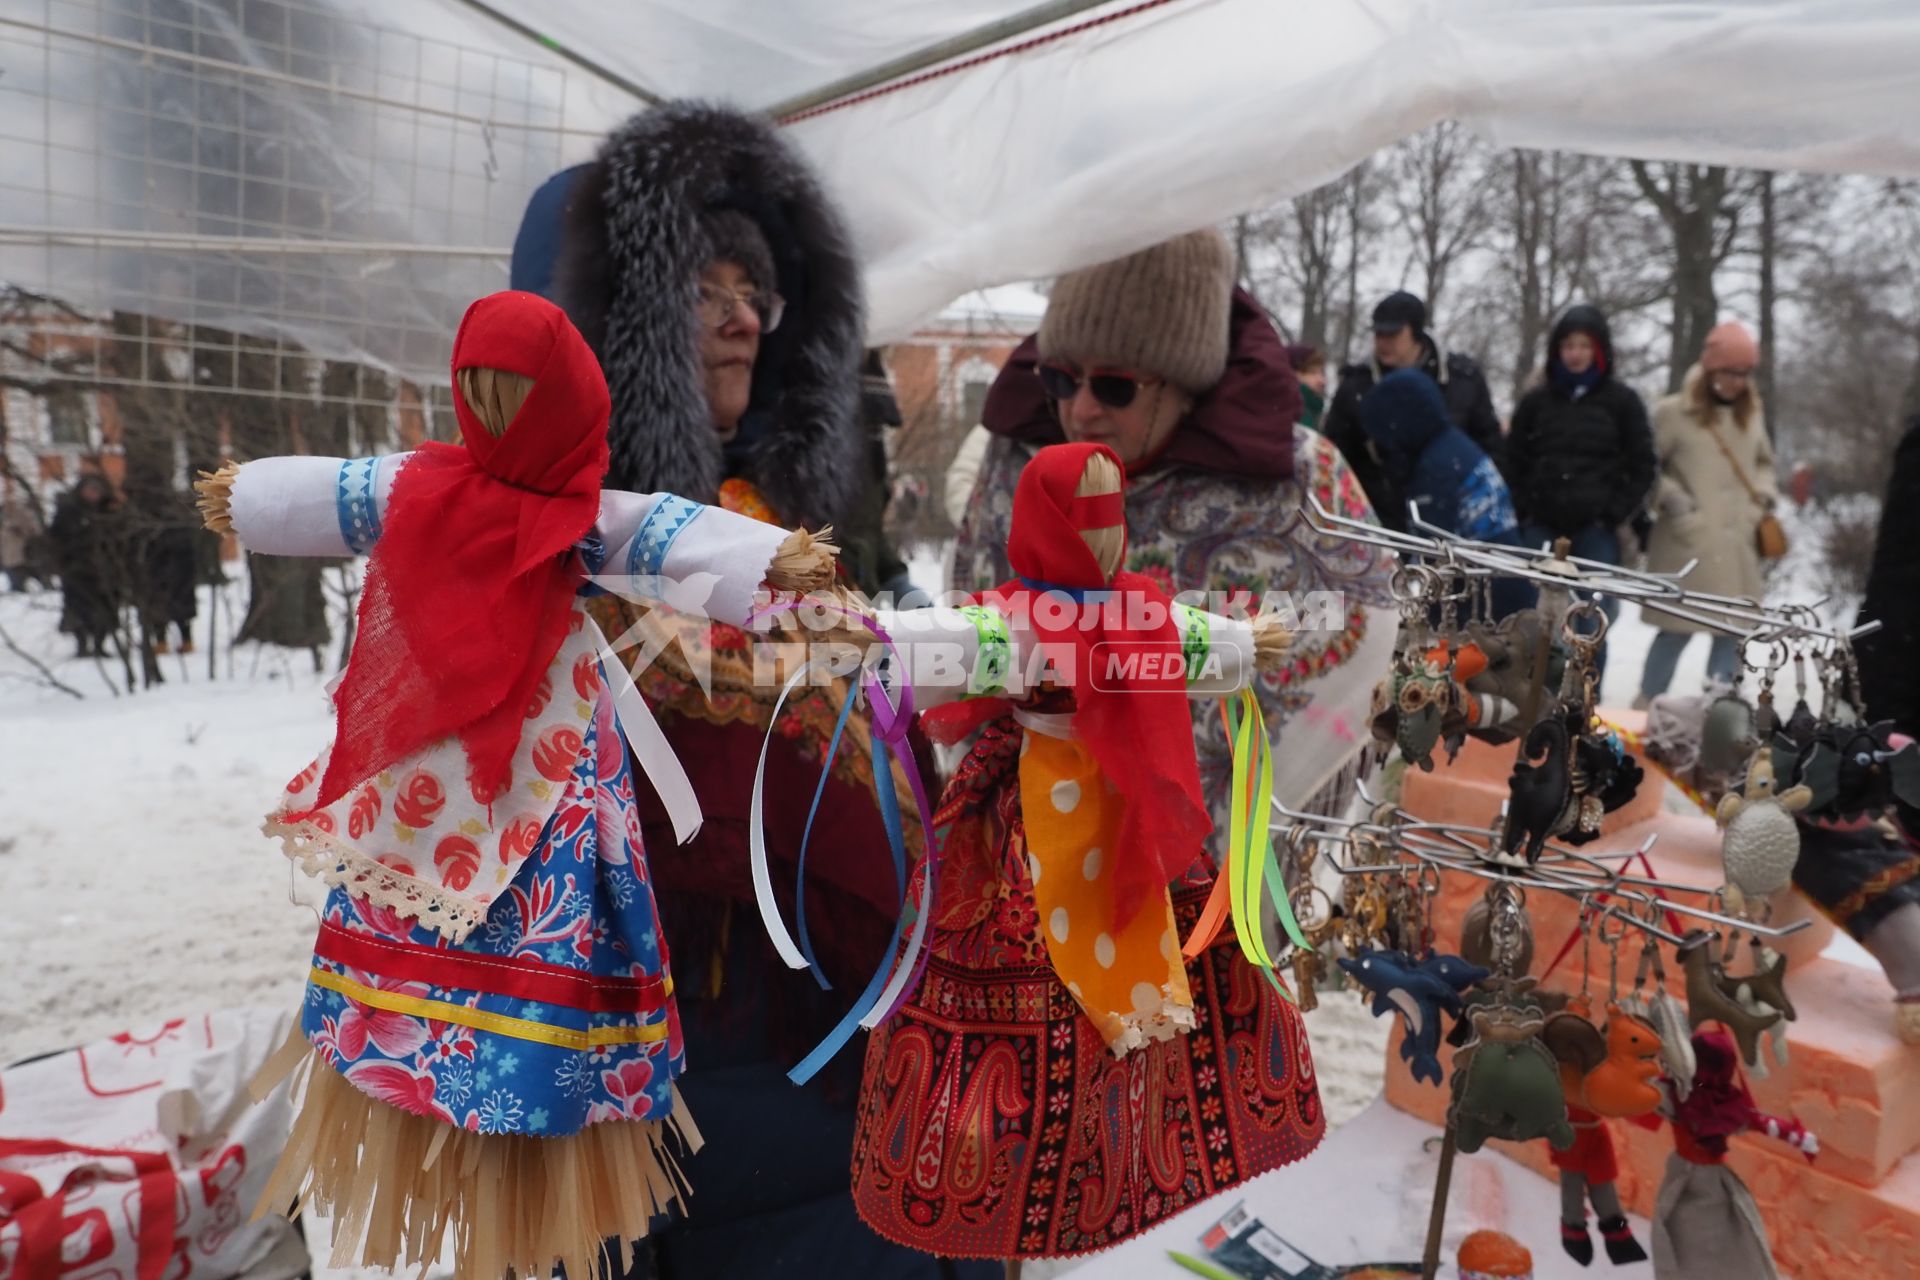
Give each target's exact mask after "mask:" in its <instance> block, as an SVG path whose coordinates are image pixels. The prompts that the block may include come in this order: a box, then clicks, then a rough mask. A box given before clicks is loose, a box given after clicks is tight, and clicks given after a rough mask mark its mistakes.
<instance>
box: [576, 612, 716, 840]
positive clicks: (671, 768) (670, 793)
mask: <svg viewBox="0 0 1920 1280" xmlns="http://www.w3.org/2000/svg"><path fill="white" fill-rule="evenodd" d="M587 625H588V626H589V627H592V628H593V637H594V640H595V647H596V648H597V649H598V650H599V653H600V666H601V668H602V669H603V670H605V671H606V672H607V679H608V681H609V683H610V685H611V687H612V691H613V713H614V718H615V719H617V720H618V721H619V722H620V731H621V733H622V734H624V735H625V737H626V739H627V746H628V747H629V748H631V749H632V751H633V760H634V763H635V764H636V765H638V766H639V768H640V772H641V773H643V774H645V775H646V777H647V781H648V782H649V783H651V784H652V786H653V791H654V794H655V795H657V796H659V797H660V803H661V804H662V805H664V806H665V807H666V810H667V820H668V821H669V822H671V823H672V824H673V838H674V841H675V842H676V843H678V844H685V843H686V842H687V841H689V840H691V839H693V837H694V836H695V835H696V834H697V833H698V832H699V830H700V823H701V814H700V797H699V796H698V795H696V794H694V790H693V780H692V779H691V778H689V777H687V771H686V769H685V767H683V766H682V765H681V763H680V757H679V756H677V755H675V754H674V750H673V744H672V743H670V742H668V741H667V735H666V733H665V732H664V731H663V730H662V729H661V728H660V722H659V721H657V720H655V719H654V718H653V709H652V708H651V707H649V706H648V705H647V700H646V699H645V698H643V697H641V696H640V690H639V688H638V687H637V686H636V685H635V684H634V683H633V673H632V672H630V671H628V670H627V664H626V663H624V662H622V661H620V655H618V654H617V653H615V652H614V651H613V646H612V645H610V644H608V643H607V637H606V633H605V632H603V631H601V630H600V626H599V624H598V623H596V622H595V621H594V620H593V619H592V618H591V617H589V618H588V619H587Z"/></svg>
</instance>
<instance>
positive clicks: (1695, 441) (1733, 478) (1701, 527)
mask: <svg viewBox="0 0 1920 1280" xmlns="http://www.w3.org/2000/svg"><path fill="white" fill-rule="evenodd" d="M1759 361H1760V348H1759V345H1758V344H1757V343H1755V342H1754V340H1753V335H1752V334H1751V333H1749V332H1748V331H1747V328H1746V326H1745V325H1742V324H1740V323H1739V322H1737V321H1731V320H1730V321H1727V322H1726V323H1724V324H1719V325H1715V326H1714V328H1713V330H1712V332H1710V333H1708V334H1707V341H1706V345H1705V347H1704V348H1703V349H1702V350H1701V352H1700V361H1699V363H1698V364H1696V365H1694V366H1693V368H1691V369H1689V370H1687V376H1686V379H1685V381H1684V382H1683V383H1682V384H1681V387H1680V390H1679V391H1678V392H1676V393H1675V394H1673V395H1670V396H1666V397H1664V398H1663V399H1661V400H1660V401H1659V402H1658V403H1657V404H1655V405H1654V407H1653V444H1654V452H1655V453H1656V455H1657V456H1658V458H1659V466H1660V476H1659V480H1658V482H1657V483H1656V485H1655V487H1654V498H1653V507H1654V512H1655V517H1656V518H1655V522H1654V526H1653V533H1652V534H1651V536H1650V537H1649V538H1648V539H1647V569H1648V571H1649V572H1651V573H1678V572H1679V571H1680V570H1681V569H1683V568H1685V567H1686V566H1687V564H1688V563H1689V562H1692V563H1693V566H1694V567H1693V569H1692V571H1691V572H1689V573H1688V574H1687V576H1686V577H1685V578H1683V579H1682V580H1681V583H1682V585H1683V586H1685V587H1687V588H1688V589H1689V590H1693V591H1700V592H1705V593H1707V594H1710V595H1720V596H1736V597H1740V598H1744V599H1752V600H1758V599H1760V598H1761V597H1762V596H1763V595H1764V594H1765V592H1766V586H1767V583H1766V574H1765V569H1764V566H1763V565H1762V564H1761V560H1760V550H1759V546H1758V543H1757V541H1756V529H1757V527H1758V525H1759V523H1760V518H1761V517H1762V516H1763V515H1765V514H1767V512H1769V511H1770V510H1771V509H1772V508H1773V505H1774V503H1775V502H1776V501H1777V500H1778V498H1779V492H1780V482H1779V478H1778V477H1777V476H1776V475H1775V474H1774V465H1773V442H1772V441H1771V440H1769V439H1768V438H1767V424H1766V418H1765V416H1764V407H1763V406H1762V405H1761V403H1760V392H1759V390H1758V389H1757V388H1756V387H1755V386H1754V385H1753V367H1754V366H1755V365H1756V364H1758V363H1759ZM1648 616H1649V619H1650V620H1652V621H1653V623H1654V625H1655V626H1657V627H1658V628H1659V629H1660V630H1659V634H1658V635H1656V636H1655V637H1654V639H1653V645H1652V647H1651V648H1650V649H1649V650H1648V651H1647V665H1646V667H1645V669H1644V670H1643V671H1642V672H1641V676H1640V695H1639V697H1637V698H1636V699H1635V700H1634V705H1635V706H1636V707H1644V706H1645V705H1646V704H1647V703H1648V702H1651V701H1652V700H1653V699H1654V698H1656V697H1658V696H1659V695H1660V694H1663V693H1665V692H1666V691H1667V689H1668V687H1669V686H1670V685H1672V683H1673V673H1674V669H1675V668H1676V667H1677V666H1679V663H1680V655H1681V654H1683V653H1684V652H1686V648H1687V642H1688V641H1689V640H1690V639H1692V637H1693V633H1694V632H1695V631H1698V630H1701V629H1702V628H1700V627H1697V626H1695V625H1694V624H1693V623H1690V622H1688V621H1686V620H1685V619H1682V618H1675V617H1672V616H1669V615H1665V614H1656V613H1653V612H1652V611H1649V614H1648ZM1739 655H1740V647H1739V642H1738V641H1736V640H1735V639H1734V638H1733V637H1731V636H1721V635H1716V636H1714V637H1713V638H1712V647H1711V648H1710V649H1709V650H1708V653H1707V675H1708V677H1709V678H1711V679H1713V680H1717V681H1720V682H1721V683H1726V684H1730V683H1732V681H1733V676H1734V670H1735V668H1736V666H1737V665H1738V662H1739Z"/></svg>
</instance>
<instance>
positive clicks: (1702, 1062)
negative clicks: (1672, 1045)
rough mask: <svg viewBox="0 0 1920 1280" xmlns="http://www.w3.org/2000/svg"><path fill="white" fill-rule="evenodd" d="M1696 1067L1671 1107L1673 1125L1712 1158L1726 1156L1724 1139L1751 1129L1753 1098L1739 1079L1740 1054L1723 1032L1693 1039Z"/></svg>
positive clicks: (1697, 1036) (1702, 1035) (1703, 1034)
mask: <svg viewBox="0 0 1920 1280" xmlns="http://www.w3.org/2000/svg"><path fill="white" fill-rule="evenodd" d="M1693 1055H1694V1060H1695V1063H1696V1067H1695V1070H1694V1075H1693V1088H1692V1089H1691V1090H1690V1091H1689V1092H1688V1093H1687V1098H1686V1101H1684V1102H1681V1103H1678V1104H1677V1105H1676V1106H1675V1107H1674V1113H1673V1123H1674V1124H1675V1125H1676V1126H1678V1127H1681V1128H1684V1129H1686V1130H1687V1131H1688V1132H1689V1133H1690V1134H1692V1135H1693V1137H1694V1138H1695V1139H1696V1140H1698V1142H1699V1143H1700V1145H1701V1146H1702V1147H1704V1148H1705V1149H1706V1150H1708V1151H1710V1152H1712V1153H1713V1154H1714V1155H1725V1154H1726V1153H1727V1139H1728V1138H1730V1137H1732V1136H1733V1135H1734V1134H1736V1133H1744V1132H1746V1131H1747V1130H1748V1129H1751V1128H1753V1126H1754V1120H1755V1118H1756V1116H1755V1110H1754V1105H1753V1095H1752V1094H1751V1093H1748V1092H1747V1086H1746V1085H1745V1083H1743V1082H1742V1081H1741V1079H1740V1055H1739V1053H1738V1052H1737V1051H1736V1050H1735V1049H1734V1046H1733V1037H1732V1036H1729V1035H1728V1034H1727V1033H1726V1032H1724V1031H1699V1032H1695V1033H1694V1036H1693Z"/></svg>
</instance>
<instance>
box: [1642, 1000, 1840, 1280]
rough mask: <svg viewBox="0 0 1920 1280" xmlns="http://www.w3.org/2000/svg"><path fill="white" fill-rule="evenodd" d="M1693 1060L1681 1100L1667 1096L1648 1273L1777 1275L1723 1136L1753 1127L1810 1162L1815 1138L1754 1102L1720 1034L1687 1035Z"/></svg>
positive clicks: (1672, 1276)
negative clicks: (1666, 1152)
mask: <svg viewBox="0 0 1920 1280" xmlns="http://www.w3.org/2000/svg"><path fill="white" fill-rule="evenodd" d="M1693 1051H1694V1056H1695V1058H1696V1060H1697V1061H1698V1063H1699V1070H1698V1072H1697V1073H1696V1075H1695V1077H1694V1082H1693V1088H1692V1090H1691V1091H1690V1092H1689V1093H1688V1095H1687V1097H1686V1099H1685V1100H1684V1101H1682V1100H1679V1099H1678V1098H1674V1099H1671V1100H1669V1102H1668V1103H1667V1105H1666V1108H1665V1109H1666V1110H1667V1112H1668V1113H1669V1116H1670V1118H1671V1119H1672V1121H1673V1144H1674V1153H1673V1154H1672V1155H1671V1156H1668V1157H1667V1170H1666V1175H1665V1176H1664V1177H1663V1178H1661V1180H1660V1193H1659V1196H1658V1197H1657V1198H1656V1199H1655V1201H1654V1210H1653V1274H1654V1275H1655V1276H1658V1277H1660V1280H1779V1272H1778V1271H1777V1270H1775V1268H1774V1265H1773V1251H1772V1248H1771V1247H1770V1246H1769V1244H1768V1243H1767V1228H1766V1224H1765V1223H1764V1222H1762V1221H1761V1218H1760V1211H1759V1209H1758V1208H1757V1207H1756V1206H1755V1205H1754V1202H1753V1194H1752V1193H1751V1192H1749V1191H1748V1190H1747V1186H1746V1184H1745V1183H1744V1182H1742V1181H1741V1180H1740V1175H1739V1174H1737V1173H1735V1172H1734V1171H1733V1170H1732V1169H1731V1168H1730V1167H1728V1165H1727V1151H1728V1144H1727V1140H1728V1139H1729V1138H1731V1137H1733V1136H1734V1135H1735V1134H1738V1133H1746V1132H1749V1131H1757V1132H1761V1133H1764V1134H1766V1135H1767V1136H1768V1137H1770V1138H1776V1139H1778V1140H1779V1141H1781V1142H1784V1143H1786V1144H1787V1145H1788V1146H1791V1147H1793V1148H1794V1149H1795V1150H1797V1151H1799V1152H1800V1153H1801V1154H1802V1155H1804V1156H1806V1158H1807V1159H1808V1160H1809V1161H1811V1160H1812V1159H1813V1158H1814V1157H1815V1156H1816V1155H1818V1154H1819V1152H1820V1143H1819V1140H1818V1139H1817V1138H1815V1137H1814V1135H1813V1134H1812V1133H1811V1132H1810V1131H1808V1129H1807V1127H1806V1126H1805V1125H1803V1124H1801V1123H1800V1122H1799V1121H1798V1120H1783V1119H1780V1118H1778V1117H1775V1116H1769V1115H1767V1114H1765V1113H1763V1112H1762V1111H1760V1110H1759V1108H1757V1107H1756V1106H1754V1102H1753V1095H1752V1094H1750V1093H1748V1092H1747V1087H1746V1085H1744V1084H1743V1083H1741V1081H1740V1066H1739V1062H1738V1060H1737V1059H1736V1058H1735V1056H1734V1048H1733V1042H1732V1041H1731V1040H1729V1039H1728V1038H1727V1036H1726V1035H1725V1034H1724V1033H1723V1032H1719V1031H1703V1032H1700V1033H1699V1034H1697V1035H1695V1036H1694V1037H1693Z"/></svg>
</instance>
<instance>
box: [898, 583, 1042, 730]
mask: <svg viewBox="0 0 1920 1280" xmlns="http://www.w3.org/2000/svg"><path fill="white" fill-rule="evenodd" d="M874 622H875V623H876V624H877V625H878V626H879V627H880V629H881V630H883V631H885V632H886V633H887V635H888V636H889V637H890V638H891V639H892V641H893V645H894V649H895V652H896V654H897V657H896V658H895V659H894V660H893V663H892V664H891V665H890V666H889V668H888V671H887V673H886V683H887V684H888V686H889V688H892V687H894V686H896V685H897V684H898V683H899V682H900V681H901V680H902V679H904V680H905V681H906V682H907V683H908V684H910V685H911V686H912V688H913V709H914V710H915V711H925V710H927V709H928V708H929V707H938V706H941V705H943V704H945V703H949V702H955V701H958V700H959V699H961V698H984V697H992V696H995V695H997V694H1001V693H1004V692H1006V688H1007V679H1008V675H1009V673H1010V672H1011V671H1012V669H1013V659H1014V652H1015V648H1014V643H1013V638H1012V634H1011V631H1010V629H1009V627H1008V625H1007V620H1006V618H1004V617H1003V616H1001V614H1000V613H999V612H998V611H997V610H995V609H992V608H990V607H988V606H987V605H964V606H961V607H960V608H945V607H937V608H926V609H906V610H898V611H896V610H892V609H879V610H876V611H875V613H874Z"/></svg>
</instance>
